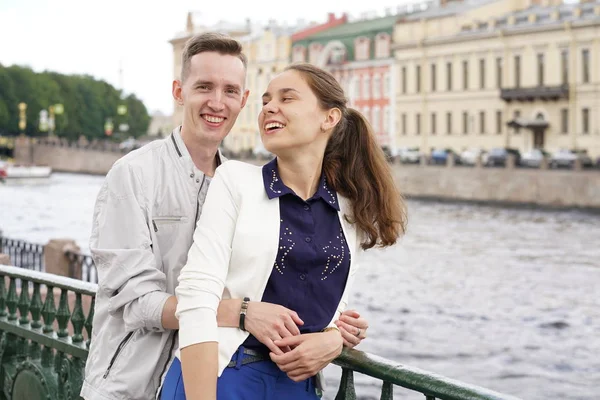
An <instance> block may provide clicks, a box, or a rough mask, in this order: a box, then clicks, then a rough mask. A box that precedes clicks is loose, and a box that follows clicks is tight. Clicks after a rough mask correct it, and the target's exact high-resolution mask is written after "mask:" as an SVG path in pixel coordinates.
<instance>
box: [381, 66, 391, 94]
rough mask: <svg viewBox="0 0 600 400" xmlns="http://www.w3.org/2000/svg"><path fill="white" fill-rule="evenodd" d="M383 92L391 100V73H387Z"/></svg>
mask: <svg viewBox="0 0 600 400" xmlns="http://www.w3.org/2000/svg"><path fill="white" fill-rule="evenodd" d="M383 92H384V93H385V97H386V98H388V99H389V98H390V94H391V93H392V83H391V82H390V73H389V72H386V73H385V75H384V78H383Z"/></svg>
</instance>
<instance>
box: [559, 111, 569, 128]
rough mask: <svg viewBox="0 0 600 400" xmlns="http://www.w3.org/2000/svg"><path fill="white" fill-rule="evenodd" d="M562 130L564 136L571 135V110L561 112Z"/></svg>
mask: <svg viewBox="0 0 600 400" xmlns="http://www.w3.org/2000/svg"><path fill="white" fill-rule="evenodd" d="M560 128H561V129H560V131H561V133H562V134H563V135H566V134H568V133H569V110H568V109H567V108H563V109H562V110H560Z"/></svg>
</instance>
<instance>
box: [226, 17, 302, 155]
mask: <svg viewBox="0 0 600 400" xmlns="http://www.w3.org/2000/svg"><path fill="white" fill-rule="evenodd" d="M302 27H303V26H298V25H295V26H286V25H279V24H277V22H276V21H274V20H271V21H269V23H268V24H267V25H266V26H256V27H255V28H254V29H253V32H252V33H251V34H249V35H246V36H244V37H241V38H240V39H239V40H240V41H241V42H242V46H243V48H244V54H246V56H247V57H248V71H247V77H246V86H247V88H248V90H249V91H250V94H249V95H248V101H247V102H246V106H245V107H244V109H242V112H241V113H240V115H239V116H238V119H237V122H236V124H235V126H234V127H233V129H232V131H231V133H230V134H229V135H228V136H227V138H226V139H225V140H224V141H223V144H224V146H225V147H226V148H227V149H228V150H230V151H233V152H235V153H239V152H248V151H253V152H261V151H263V150H262V146H261V141H260V134H259V131H258V114H259V112H260V110H261V108H262V94H263V93H264V92H265V90H266V88H267V85H268V83H269V81H270V80H271V77H272V76H274V75H275V74H277V73H278V72H281V71H283V69H284V68H285V66H286V65H288V64H289V60H290V48H291V46H290V43H291V35H292V34H293V33H294V32H295V31H297V30H298V29H300V28H302Z"/></svg>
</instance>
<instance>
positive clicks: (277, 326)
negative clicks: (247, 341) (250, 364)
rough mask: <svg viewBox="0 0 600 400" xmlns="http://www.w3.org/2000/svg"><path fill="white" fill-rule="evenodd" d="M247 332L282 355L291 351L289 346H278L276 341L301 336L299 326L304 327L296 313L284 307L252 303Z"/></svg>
mask: <svg viewBox="0 0 600 400" xmlns="http://www.w3.org/2000/svg"><path fill="white" fill-rule="evenodd" d="M245 325H246V330H247V331H248V332H250V333H251V334H252V335H253V336H254V337H255V338H256V339H258V341H259V342H261V343H262V344H264V345H265V346H267V347H268V348H269V350H271V351H272V352H273V353H275V354H278V355H281V354H283V353H286V352H288V351H290V350H291V349H290V347H289V346H288V345H283V346H277V345H276V344H274V342H275V341H277V340H281V339H284V338H288V337H292V336H297V335H300V330H299V329H298V325H304V321H302V320H301V319H300V317H299V316H298V314H297V313H296V312H295V311H292V310H290V309H288V308H285V307H283V306H280V305H277V304H272V303H262V302H256V301H251V302H249V303H248V311H247V312H246V320H245Z"/></svg>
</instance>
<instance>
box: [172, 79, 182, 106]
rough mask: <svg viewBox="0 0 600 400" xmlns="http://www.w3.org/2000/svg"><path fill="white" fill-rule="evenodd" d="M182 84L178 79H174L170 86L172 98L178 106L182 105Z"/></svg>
mask: <svg viewBox="0 0 600 400" xmlns="http://www.w3.org/2000/svg"><path fill="white" fill-rule="evenodd" d="M182 86H183V85H182V83H181V81H180V80H179V79H175V80H174V81H173V85H172V89H171V92H172V94H173V98H174V99H175V101H176V102H177V104H179V105H180V106H182V105H183V96H182V93H181V91H182Z"/></svg>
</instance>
